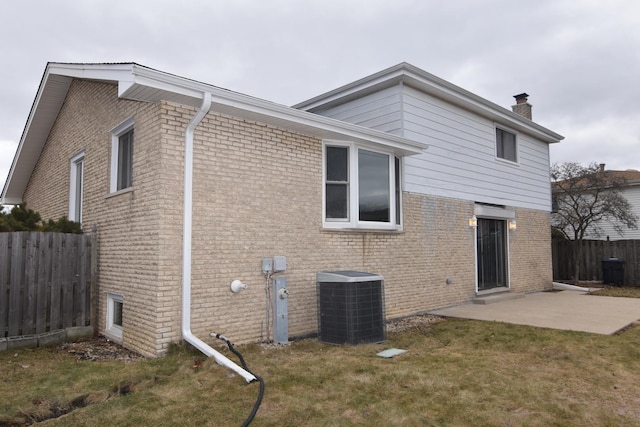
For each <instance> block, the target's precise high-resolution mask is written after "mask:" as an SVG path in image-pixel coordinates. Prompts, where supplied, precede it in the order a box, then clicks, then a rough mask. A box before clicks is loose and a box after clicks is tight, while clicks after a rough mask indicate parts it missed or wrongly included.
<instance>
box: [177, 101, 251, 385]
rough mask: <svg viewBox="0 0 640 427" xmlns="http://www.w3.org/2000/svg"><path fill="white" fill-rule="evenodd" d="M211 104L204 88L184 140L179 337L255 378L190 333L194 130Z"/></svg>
mask: <svg viewBox="0 0 640 427" xmlns="http://www.w3.org/2000/svg"><path fill="white" fill-rule="evenodd" d="M209 108H211V93H209V92H205V93H204V97H203V100H202V106H201V107H200V109H199V110H198V111H197V112H196V114H195V115H194V116H193V118H192V119H191V121H190V122H189V125H187V130H186V132H185V141H184V224H183V227H184V230H183V235H182V337H183V338H184V340H185V341H186V342H188V343H189V344H191V345H192V346H194V347H195V348H197V349H198V350H200V351H201V352H202V353H204V354H206V355H207V356H208V357H213V358H214V360H215V361H216V362H217V363H218V364H220V365H222V366H225V367H227V368H229V369H231V370H232V371H234V372H235V373H237V374H238V375H240V376H241V377H242V378H244V379H245V380H246V381H247V382H248V383H250V382H252V381H256V380H257V378H256V377H255V375H253V374H252V373H250V372H247V370H245V369H243V368H241V367H240V366H238V365H237V364H235V363H234V362H233V361H231V360H229V359H228V358H227V357H225V356H224V355H223V354H221V353H219V352H217V351H216V350H214V349H213V348H211V346H209V345H208V344H206V343H205V342H203V341H202V340H200V339H199V338H198V337H196V336H195V335H193V334H192V333H191V228H192V217H193V134H194V132H195V129H196V127H197V126H198V124H200V122H201V121H202V119H203V118H204V116H206V115H207V113H208V112H209Z"/></svg>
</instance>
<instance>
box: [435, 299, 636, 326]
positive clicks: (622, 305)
mask: <svg viewBox="0 0 640 427" xmlns="http://www.w3.org/2000/svg"><path fill="white" fill-rule="evenodd" d="M430 314H434V315H438V316H444V317H455V318H463V319H474V320H490V321H495V322H506V323H514V324H518V325H529V326H537V327H541V328H551V329H565V330H571V331H582V332H591V333H595V334H604V335H611V334H614V333H616V332H617V331H619V330H621V329H624V328H625V327H627V326H629V325H630V324H632V323H634V322H637V321H639V320H640V298H618V297H605V296H595V295H589V294H588V293H587V292H584V291H576V290H562V291H558V292H538V293H532V294H527V295H525V296H524V297H522V298H518V299H508V300H502V301H499V302H495V303H492V304H472V303H469V304H465V305H460V306H456V307H450V308H445V309H440V310H435V311H431V312H430Z"/></svg>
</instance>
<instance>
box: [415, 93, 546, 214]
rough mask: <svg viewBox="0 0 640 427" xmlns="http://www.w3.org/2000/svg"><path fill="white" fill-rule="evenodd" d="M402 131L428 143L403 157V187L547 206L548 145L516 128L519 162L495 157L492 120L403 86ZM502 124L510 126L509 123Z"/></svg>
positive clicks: (427, 192) (520, 204)
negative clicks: (417, 152) (426, 145)
mask: <svg viewBox="0 0 640 427" xmlns="http://www.w3.org/2000/svg"><path fill="white" fill-rule="evenodd" d="M403 109H404V136H405V137H406V138H409V139H415V140H417V141H420V142H425V143H427V144H429V149H428V150H426V151H425V152H424V153H423V154H421V155H418V156H411V157H407V158H406V159H405V176H404V178H405V180H404V189H405V190H406V191H411V192H415V193H420V194H430V195H436V196H446V197H454V198H457V199H464V200H472V201H476V202H483V203H494V204H500V205H508V206H516V207H523V208H530V209H539V210H544V211H549V210H550V209H551V188H550V184H549V146H548V144H546V143H544V142H541V141H537V140H535V139H534V138H532V137H530V136H528V135H526V134H523V133H517V145H518V163H517V164H513V163H511V162H506V161H503V160H500V159H497V158H496V154H495V126H496V125H498V126H500V125H501V124H496V123H494V122H493V121H491V120H488V119H485V118H483V117H481V116H479V115H477V114H474V113H471V112H468V111H466V110H464V109H462V108H459V107H457V106H455V105H452V104H450V103H447V102H445V101H442V100H440V99H436V98H433V97H430V96H428V95H426V94H424V93H421V92H418V91H416V90H414V89H411V88H408V87H405V88H404V96H403ZM503 127H504V128H505V129H507V130H509V126H508V124H504V125H503Z"/></svg>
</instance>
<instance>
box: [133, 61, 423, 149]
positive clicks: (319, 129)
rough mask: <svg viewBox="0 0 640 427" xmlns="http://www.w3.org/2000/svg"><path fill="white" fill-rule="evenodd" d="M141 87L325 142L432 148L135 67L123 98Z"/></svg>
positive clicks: (402, 147) (383, 133)
mask: <svg viewBox="0 0 640 427" xmlns="http://www.w3.org/2000/svg"><path fill="white" fill-rule="evenodd" d="M140 86H145V87H151V88H154V89H157V90H160V91H164V92H166V93H167V95H169V94H177V95H180V96H181V97H187V98H190V99H193V101H194V103H193V105H194V106H195V105H200V104H201V102H202V99H203V97H204V93H205V92H209V93H211V96H212V101H213V103H212V107H211V109H212V110H219V111H221V112H224V113H229V114H233V113H234V112H235V113H236V114H237V115H239V116H240V117H244V116H246V115H247V113H248V118H249V119H250V120H256V121H263V122H265V123H267V124H274V125H277V126H282V127H285V128H292V129H294V130H299V131H301V132H306V133H308V134H311V135H314V136H318V137H322V138H329V137H331V138H336V137H343V138H349V139H351V140H356V141H361V142H369V143H374V144H379V145H384V146H386V147H390V148H392V149H393V150H394V151H397V152H399V153H401V154H403V155H413V154H419V153H421V152H422V151H423V150H425V149H426V148H427V147H428V146H427V145H426V144H423V143H421V142H417V141H413V140H410V139H406V138H403V137H399V136H396V135H391V134H388V133H385V132H380V131H377V130H374V129H370V128H366V127H363V126H358V125H354V124H351V123H347V122H343V121H340V120H336V119H332V118H329V117H324V116H320V115H317V114H314V113H309V112H306V111H302V110H297V109H294V108H291V107H287V106H285V105H281V104H277V103H274V102H270V101H265V100H262V99H259V98H254V97H251V96H248V95H243V94H240V93H237V92H233V91H230V90H226V89H222V88H219V87H217V86H212V85H208V84H205V83H201V82H197V81H195V80H189V79H185V78H183V77H179V76H174V75H171V74H167V73H163V72H160V71H157V70H153V69H149V68H144V67H140V66H135V67H134V68H133V81H132V82H131V83H129V84H127V85H126V86H125V85H123V86H122V89H123V91H122V96H124V97H127V95H128V94H131V93H133V92H135V90H136V89H137V88H139V87H140Z"/></svg>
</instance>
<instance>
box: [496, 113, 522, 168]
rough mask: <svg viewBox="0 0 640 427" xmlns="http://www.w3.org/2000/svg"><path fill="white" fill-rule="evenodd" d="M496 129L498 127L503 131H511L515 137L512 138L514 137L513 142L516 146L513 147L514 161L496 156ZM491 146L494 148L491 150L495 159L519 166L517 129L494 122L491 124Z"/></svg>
mask: <svg viewBox="0 0 640 427" xmlns="http://www.w3.org/2000/svg"><path fill="white" fill-rule="evenodd" d="M498 129H500V130H502V131H505V132H509V133H512V134H513V135H514V136H515V138H514V139H515V144H516V147H515V151H516V161H515V162H514V161H513V160H509V159H505V158H503V157H499V156H498V140H497V135H496V133H497V132H496V131H497V130H498ZM493 148H494V149H493V152H494V155H495V159H496V160H497V161H499V162H504V163H506V164H509V165H512V166H519V165H520V134H519V133H518V132H517V131H515V130H513V129H511V128H509V127H507V126H502V125H500V124H498V123H494V124H493Z"/></svg>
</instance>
